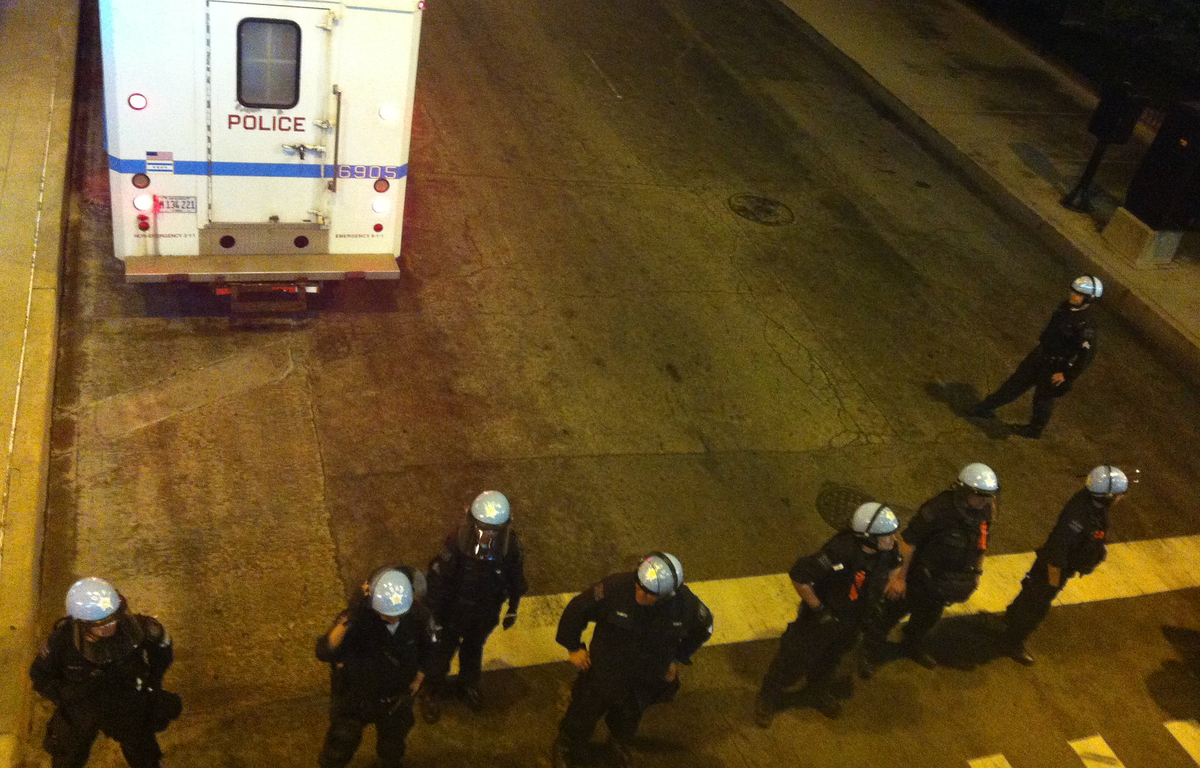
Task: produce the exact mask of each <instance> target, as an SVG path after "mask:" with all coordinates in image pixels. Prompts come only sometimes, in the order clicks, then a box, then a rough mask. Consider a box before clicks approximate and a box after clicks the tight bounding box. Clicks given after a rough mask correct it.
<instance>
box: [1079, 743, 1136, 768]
mask: <svg viewBox="0 0 1200 768" xmlns="http://www.w3.org/2000/svg"><path fill="white" fill-rule="evenodd" d="M1071 749H1073V750H1075V754H1077V755H1079V759H1080V760H1082V761H1083V764H1084V765H1085V766H1087V768H1125V764H1124V763H1122V762H1121V761H1120V759H1118V758H1117V756H1116V755H1115V754H1113V751H1112V750H1111V749H1109V746H1108V743H1107V742H1106V741H1104V739H1103V738H1101V737H1099V736H1090V737H1088V738H1086V739H1076V740H1075V741H1072V742H1071Z"/></svg>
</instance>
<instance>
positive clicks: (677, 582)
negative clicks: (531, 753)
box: [554, 552, 713, 768]
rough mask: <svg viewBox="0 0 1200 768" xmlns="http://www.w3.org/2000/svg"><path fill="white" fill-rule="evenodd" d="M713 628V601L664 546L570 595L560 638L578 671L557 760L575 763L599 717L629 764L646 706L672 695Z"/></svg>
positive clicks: (613, 748)
mask: <svg viewBox="0 0 1200 768" xmlns="http://www.w3.org/2000/svg"><path fill="white" fill-rule="evenodd" d="M590 622H595V624H596V629H595V633H594V634H593V636H592V647H591V649H589V648H588V647H587V646H586V645H585V644H584V643H583V641H582V635H583V630H584V628H585V627H586V626H587V625H588V623H590ZM712 633H713V617H712V613H711V612H710V611H709V610H708V606H706V605H705V604H704V603H702V602H701V601H700V598H698V597H696V596H695V595H694V594H693V593H692V591H691V590H690V589H688V588H687V587H686V586H685V585H684V583H683V565H682V564H681V563H680V562H679V559H678V558H676V557H675V556H674V555H671V554H668V553H665V552H652V553H650V554H649V555H647V556H646V557H645V558H643V559H642V562H641V564H640V565H639V566H638V569H637V571H636V572H633V573H617V574H613V575H611V576H608V577H607V578H605V579H603V580H602V581H599V582H597V583H595V584H593V585H592V586H591V587H589V588H588V589H586V590H584V591H583V592H581V593H580V594H578V595H576V596H575V597H574V598H572V599H571V602H570V603H568V604H567V607H566V609H565V610H563V615H562V618H561V619H559V622H558V634H557V636H556V638H555V639H556V640H557V641H558V644H559V645H561V646H563V647H564V648H566V649H567V651H568V652H569V653H570V655H571V656H570V658H571V664H573V665H574V666H575V668H576V669H578V670H579V676H578V677H577V678H576V680H575V685H574V686H573V687H572V689H571V704H570V706H568V708H567V712H566V714H565V715H564V716H563V719H562V722H561V723H560V724H559V727H558V738H557V739H556V740H555V742H554V766H555V768H565V767H566V766H568V765H570V763H569V761H570V760H571V759H572V758H573V757H574V756H575V755H576V754H577V752H578V750H579V749H580V748H581V747H582V746H583V745H584V744H586V743H587V742H588V740H589V739H591V736H592V731H593V730H595V727H596V723H597V722H599V721H600V718H602V717H603V718H604V721H605V723H606V724H607V725H608V732H609V751H610V754H611V756H612V758H613V760H614V762H615V763H616V765H618V766H620V767H621V768H627V766H630V765H632V762H631V760H632V756H631V754H630V752H629V741H630V740H631V739H632V738H633V737H634V735H636V733H637V729H638V725H639V723H640V722H641V719H642V715H643V713H644V712H645V711H646V708H647V707H648V706H650V705H651V704H654V703H656V702H660V701H669V700H671V699H672V698H673V697H674V695H675V692H676V691H677V690H678V688H679V665H680V664H690V663H691V658H692V654H694V653H695V652H696V651H697V650H699V648H700V646H702V645H704V644H705V643H706V642H708V639H709V638H710V637H712Z"/></svg>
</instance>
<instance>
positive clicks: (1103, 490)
mask: <svg viewBox="0 0 1200 768" xmlns="http://www.w3.org/2000/svg"><path fill="white" fill-rule="evenodd" d="M1087 489H1088V493H1090V494H1092V496H1093V497H1094V498H1096V499H1112V498H1113V497H1114V496H1120V495H1121V494H1123V493H1125V492H1126V491H1128V490H1129V478H1128V477H1126V476H1125V473H1124V472H1122V471H1121V470H1119V469H1117V468H1116V467H1114V466H1113V465H1111V464H1101V465H1100V466H1098V467H1096V468H1095V469H1093V470H1092V471H1091V472H1088V476H1087Z"/></svg>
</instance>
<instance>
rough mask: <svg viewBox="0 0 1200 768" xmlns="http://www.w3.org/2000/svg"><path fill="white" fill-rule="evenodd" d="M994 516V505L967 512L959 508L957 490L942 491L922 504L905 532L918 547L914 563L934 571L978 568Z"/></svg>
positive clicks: (906, 540)
mask: <svg viewBox="0 0 1200 768" xmlns="http://www.w3.org/2000/svg"><path fill="white" fill-rule="evenodd" d="M994 517H995V508H994V507H993V506H992V505H988V507H987V509H986V510H983V511H980V512H976V511H975V510H970V511H969V512H967V513H966V514H964V512H962V511H960V510H959V509H958V508H957V503H956V502H955V499H954V491H942V492H941V493H939V494H938V495H936V496H934V497H933V498H932V499H930V500H929V501H927V502H925V503H924V504H922V505H921V508H920V509H918V510H917V514H915V515H914V516H913V519H912V520H910V521H909V523H908V526H907V527H906V528H905V529H904V533H903V534H902V535H903V537H904V541H905V543H907V544H910V545H912V546H913V547H915V548H916V552H915V553H913V565H916V566H920V567H923V568H926V569H928V570H929V572H930V573H932V574H939V573H951V572H962V571H975V572H978V571H979V570H980V569H981V567H982V565H983V555H984V553H985V552H986V551H987V545H988V534H989V532H990V529H991V525H992V520H993V519H994Z"/></svg>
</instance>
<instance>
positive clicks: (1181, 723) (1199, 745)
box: [1163, 720, 1200, 764]
mask: <svg viewBox="0 0 1200 768" xmlns="http://www.w3.org/2000/svg"><path fill="white" fill-rule="evenodd" d="M1163 725H1164V726H1166V728H1167V730H1168V731H1170V732H1171V735H1172V736H1174V737H1175V741H1178V742H1179V746H1181V747H1183V751H1184V752H1187V753H1188V755H1190V756H1191V758H1192V759H1193V760H1195V761H1196V763H1197V764H1200V724H1197V723H1196V721H1195V720H1172V721H1171V722H1169V723H1163Z"/></svg>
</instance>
